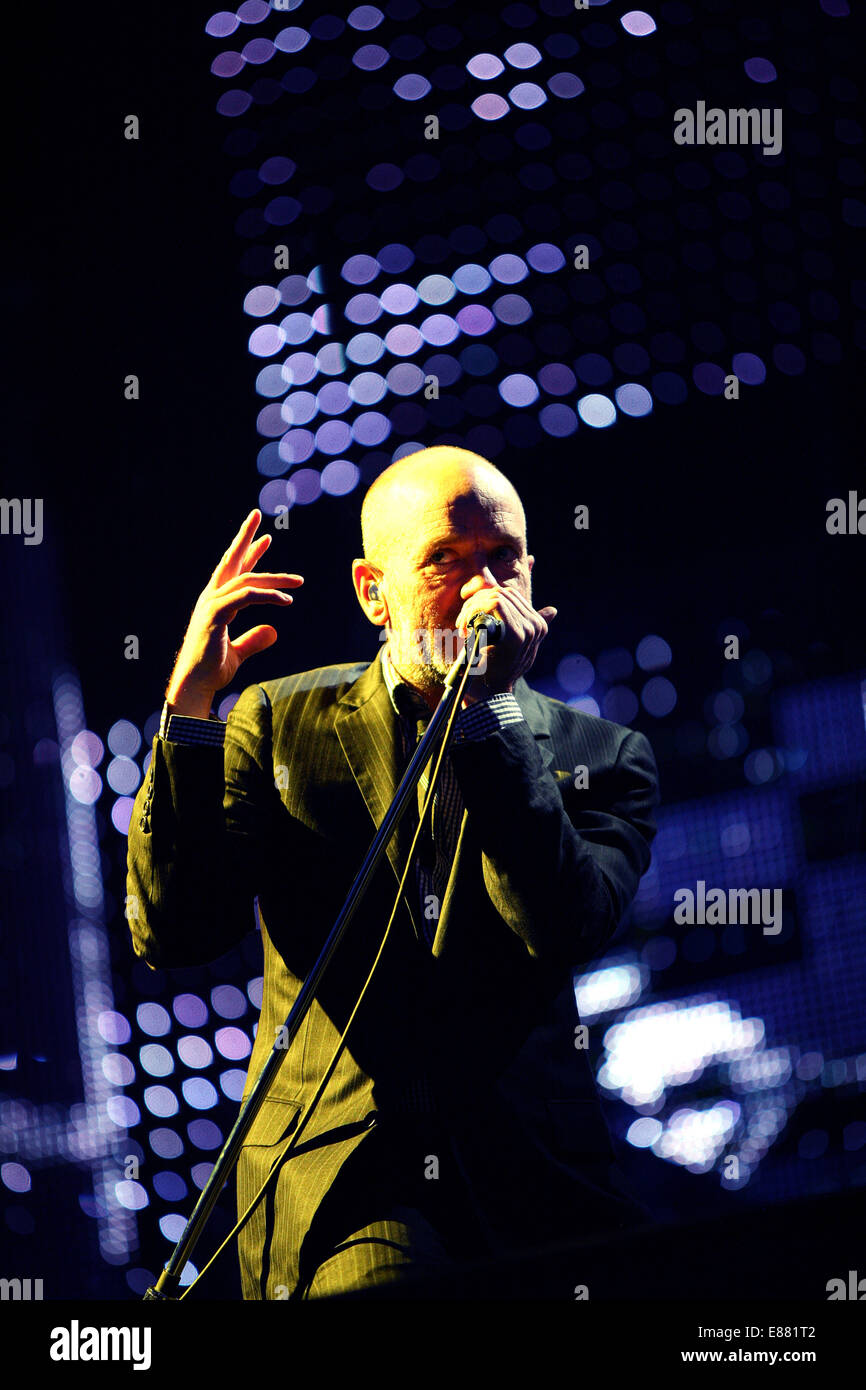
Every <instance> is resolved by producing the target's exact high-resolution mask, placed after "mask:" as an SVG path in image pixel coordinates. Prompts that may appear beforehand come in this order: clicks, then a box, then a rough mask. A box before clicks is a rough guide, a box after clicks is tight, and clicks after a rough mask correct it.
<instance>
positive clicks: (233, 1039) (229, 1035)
mask: <svg viewBox="0 0 866 1390" xmlns="http://www.w3.org/2000/svg"><path fill="white" fill-rule="evenodd" d="M214 1042H215V1043H216V1045H217V1050H218V1052H220V1053H221V1055H222V1056H223V1057H225V1058H227V1060H228V1061H230V1062H240V1061H242V1059H243V1058H244V1057H249V1055H250V1052H251V1050H252V1048H251V1044H250V1040H249V1038H248V1037H247V1035H246V1033H245V1032H244V1031H243V1029H242V1028H218V1029H217V1031H216V1036H215V1037H214Z"/></svg>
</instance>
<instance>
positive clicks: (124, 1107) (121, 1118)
mask: <svg viewBox="0 0 866 1390" xmlns="http://www.w3.org/2000/svg"><path fill="white" fill-rule="evenodd" d="M105 1110H106V1114H107V1115H108V1118H109V1119H110V1120H111V1122H112V1124H115V1125H117V1127H118V1129H132V1128H133V1126H134V1125H137V1124H138V1122H139V1120H140V1119H141V1111H140V1110H139V1108H138V1106H137V1105H136V1103H135V1101H134V1100H132V1099H131V1098H130V1097H129V1096H109V1098H108V1100H107V1101H106V1102H105Z"/></svg>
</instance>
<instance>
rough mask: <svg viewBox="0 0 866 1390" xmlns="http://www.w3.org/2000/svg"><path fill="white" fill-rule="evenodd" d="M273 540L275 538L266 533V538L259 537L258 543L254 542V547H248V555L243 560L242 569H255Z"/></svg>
mask: <svg viewBox="0 0 866 1390" xmlns="http://www.w3.org/2000/svg"><path fill="white" fill-rule="evenodd" d="M272 539H273V537H272V536H271V535H270V534H269V533H266V534H265V535H264V536H259V538H258V540H257V541H253V543H252V545H248V546H247V549H246V554H245V555H244V557H243V559H242V560H241V569H242V570H251V569H253V567H254V566H255V565H256V564H258V562H259V560H260V559H261V558H262V556H263V555H264V553H265V551H266V550H267V549H268V547H269V545H270V543H271V540H272Z"/></svg>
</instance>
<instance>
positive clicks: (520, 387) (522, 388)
mask: <svg viewBox="0 0 866 1390" xmlns="http://www.w3.org/2000/svg"><path fill="white" fill-rule="evenodd" d="M499 394H500V396H501V397H502V399H503V400H504V401H505V403H506V405H513V406H518V407H525V406H528V405H533V404H534V403H535V402H536V401H537V400H538V387H537V386H536V384H535V382H534V381H533V379H532V377H531V376H524V375H523V374H522V373H520V372H515V373H514V374H513V375H512V376H507V377H505V378H504V380H503V381H501V382H500V383H499Z"/></svg>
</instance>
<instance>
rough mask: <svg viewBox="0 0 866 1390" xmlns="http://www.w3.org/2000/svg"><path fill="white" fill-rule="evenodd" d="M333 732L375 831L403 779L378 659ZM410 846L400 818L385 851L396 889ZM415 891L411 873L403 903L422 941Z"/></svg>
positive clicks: (342, 703) (343, 704) (342, 704)
mask: <svg viewBox="0 0 866 1390" xmlns="http://www.w3.org/2000/svg"><path fill="white" fill-rule="evenodd" d="M334 727H335V730H336V733H337V737H338V739H339V740H340V746H341V747H342V749H343V752H344V754H345V756H346V761H347V763H348V764H349V768H350V770H351V773H352V776H353V777H354V779H355V781H356V782H357V784H358V787H359V790H360V792H361V795H362V796H363V798H364V801H365V802H366V804H367V810H368V811H369V812H370V815H371V817H372V819H373V824H374V825H375V827H376V829H377V830H378V828H379V826H380V825H381V824H382V821H383V820H384V819H385V815H386V812H387V810H388V807H389V806H390V805H391V802H392V801H393V799H394V794H395V792H396V790H397V785H398V782H399V779H400V774H401V769H400V764H399V749H398V745H397V742H396V738H397V722H396V715H395V713H394V707H393V705H392V704H391V697H390V695H389V694H388V687H387V685H386V684H385V677H384V675H383V674H382V663H381V661H380V659H379V658H378V657H377V658H376V659H375V660H373V661H372V662H371V663H370V665H369V666H368V667H367V669H366V671H364V673H363V675H361V676H360V677H359V678H358V680H356V681H355V683H354V685H352V686H350V687H349V689H348V690H347V691H345V692H344V694H343V695H342V696H341V697H340V700H339V709H338V711H337V716H336V720H335V725H334ZM410 841H411V822H410V819H409V816H408V814H404V815H403V817H402V818H401V820H400V824H399V825H398V826H397V829H396V830H395V831H394V834H393V835H392V836H391V838H390V840H389V841H388V846H387V855H388V861H389V863H390V865H391V868H392V869H393V871H394V876H395V878H396V880H397V882H398V883H399V881H400V878H401V876H402V873H403V867H404V865H405V863H406V856H407V854H408V853H409V844H410ZM358 867H359V868H360V865H359V866H358ZM414 889H415V878H414V875H413V874H411V873H410V876H409V880H408V881H407V883H406V890H405V897H404V901H405V902H406V906H407V908H408V911H409V916H410V917H411V919H412V925H413V927H414V929H415V935H416V936H417V937H418V938H419V940H422V941H423V939H424V933H423V930H422V928H421V921H420V917H419V912H420V907H419V905H418V904H417V903H416V902H415V892H414Z"/></svg>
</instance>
